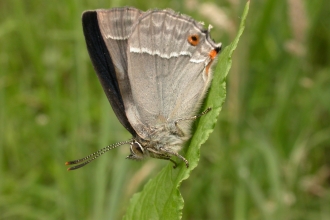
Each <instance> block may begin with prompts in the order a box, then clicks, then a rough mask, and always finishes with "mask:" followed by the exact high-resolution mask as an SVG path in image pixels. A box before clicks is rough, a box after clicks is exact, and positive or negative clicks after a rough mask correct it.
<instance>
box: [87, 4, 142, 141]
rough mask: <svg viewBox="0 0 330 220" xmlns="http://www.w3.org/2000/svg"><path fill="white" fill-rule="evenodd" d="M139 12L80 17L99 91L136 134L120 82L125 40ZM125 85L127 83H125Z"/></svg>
mask: <svg viewBox="0 0 330 220" xmlns="http://www.w3.org/2000/svg"><path fill="white" fill-rule="evenodd" d="M140 14H141V11H140V10H138V9H135V8H116V9H112V10H102V9H101V10H96V11H86V12H84V13H83V16H82V23H83V30H84V35H85V39H86V44H87V48H88V52H89V55H90V58H91V60H92V63H93V65H94V69H95V71H96V73H97V76H98V78H99V80H100V82H101V85H102V87H103V90H104V92H105V94H106V96H107V98H108V100H109V102H110V104H111V106H112V109H113V110H114V112H115V114H116V116H117V118H118V119H119V121H120V122H121V124H122V125H123V126H124V127H125V128H126V129H127V130H128V131H129V132H130V133H131V134H133V135H134V134H136V133H135V130H134V129H133V128H132V126H131V124H130V122H129V121H128V119H127V117H126V114H125V111H124V109H125V108H124V102H123V97H122V95H121V94H122V93H121V92H120V86H119V85H120V84H124V85H126V83H125V82H126V81H127V82H128V79H127V57H126V50H127V39H128V36H129V34H130V32H131V28H132V26H133V23H134V22H135V21H136V20H137V17H138V16H139V15H140ZM127 84H128V83H127Z"/></svg>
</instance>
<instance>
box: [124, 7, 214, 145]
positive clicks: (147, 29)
mask: <svg viewBox="0 0 330 220" xmlns="http://www.w3.org/2000/svg"><path fill="white" fill-rule="evenodd" d="M192 36H193V37H194V38H193V39H195V40H196V41H195V42H191V41H190V40H191V38H192ZM219 50H220V44H219V45H217V44H215V43H214V42H213V40H211V39H210V36H209V31H208V30H204V29H203V26H202V25H201V24H200V23H197V22H196V21H194V20H193V19H191V18H190V17H188V16H185V15H179V14H176V13H175V12H173V11H172V10H169V9H168V10H162V11H158V10H153V11H149V12H146V13H144V14H142V15H141V16H140V17H139V19H138V22H137V24H136V25H135V26H134V27H133V29H132V33H131V35H130V37H129V39H128V51H127V62H128V79H129V82H130V87H131V89H130V93H127V94H126V96H125V98H124V99H123V100H124V105H125V109H126V115H127V117H128V120H129V122H130V124H131V125H132V127H133V128H134V129H135V131H136V132H137V133H138V134H139V136H141V137H142V138H145V139H148V138H149V135H150V130H152V128H155V127H157V126H158V125H164V124H166V123H171V124H173V125H174V121H176V120H177V119H180V118H188V117H190V116H193V115H195V114H196V110H198V107H199V106H200V104H201V102H202V99H203V97H204V95H205V93H206V90H207V89H208V86H209V83H210V81H211V73H210V71H209V65H210V64H211V63H212V61H213V59H214V58H215V56H216V54H217V53H218V52H219ZM122 95H123V96H124V94H123V93H122ZM188 127H189V126H188Z"/></svg>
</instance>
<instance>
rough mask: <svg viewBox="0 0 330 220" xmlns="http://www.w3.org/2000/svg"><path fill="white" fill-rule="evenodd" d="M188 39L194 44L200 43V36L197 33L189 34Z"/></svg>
mask: <svg viewBox="0 0 330 220" xmlns="http://www.w3.org/2000/svg"><path fill="white" fill-rule="evenodd" d="M187 40H188V42H189V43H190V44H191V45H192V46H197V45H198V44H199V36H198V35H197V34H192V35H189V36H188V39H187Z"/></svg>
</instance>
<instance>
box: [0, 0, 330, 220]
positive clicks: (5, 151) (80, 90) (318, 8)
mask: <svg viewBox="0 0 330 220" xmlns="http://www.w3.org/2000/svg"><path fill="white" fill-rule="evenodd" d="M126 5H131V6H135V7H138V8H140V9H142V10H147V9H148V8H166V7H170V8H173V9H174V10H176V11H180V12H182V13H185V14H189V15H191V16H193V17H194V18H195V19H196V20H202V21H205V23H206V24H209V23H212V24H213V26H214V28H213V29H212V37H213V38H214V39H215V41H216V42H222V43H223V45H224V46H226V45H228V44H229V43H230V42H231V40H232V39H233V37H234V36H235V34H236V32H237V29H238V25H239V22H240V16H241V14H242V10H243V7H244V5H245V1H239V0H227V1H226V0H218V1H198V0H186V1H175V0H172V1H165V0H162V1H151V0H150V1H142V0H136V1H129V0H127V1H124V0H122V1H120V0H115V1H108V0H66V1H55V0H52V1H41V0H31V1H24V0H10V1H9V0H7V1H6V0H3V1H0V219H120V218H121V217H122V215H123V214H124V213H125V209H126V207H127V204H128V202H129V199H130V197H131V196H132V195H133V194H134V193H135V192H137V191H139V190H141V189H142V187H143V185H144V184H145V183H146V181H147V180H148V179H150V178H152V177H153V176H154V175H155V174H156V173H157V172H158V171H159V170H160V169H162V167H163V166H165V164H166V163H167V162H166V161H165V162H164V161H160V160H153V159H150V160H146V161H144V162H135V161H129V160H125V156H127V155H128V154H129V149H128V147H127V146H123V147H121V148H118V149H116V150H113V151H111V152H109V153H107V154H106V155H104V156H102V157H101V158H99V159H98V160H96V161H95V162H93V163H91V164H90V165H88V166H86V167H84V168H83V169H80V170H77V171H72V172H67V171H66V167H65V166H64V162H65V161H67V160H72V159H78V158H81V157H83V156H86V155H88V154H90V153H92V152H94V151H96V150H98V149H100V148H102V147H104V146H107V145H108V144H112V143H115V142H118V141H123V140H127V139H128V138H130V134H129V133H128V132H127V131H126V130H125V129H124V128H123V127H122V126H121V125H120V123H119V122H118V120H117V119H116V117H115V116H114V114H113V112H112V110H111V107H110V104H109V103H108V101H107V99H106V96H105V95H104V94H103V91H102V88H101V86H100V84H99V82H98V79H97V77H96V75H95V73H94V70H93V67H92V65H91V62H90V60H89V57H88V54H87V49H86V46H85V42H84V37H83V33H82V27H81V14H82V12H83V11H84V10H88V9H97V8H111V7H116V6H126ZM329 15H330V1H328V0H314V1H309V0H305V1H303V0H252V2H251V5H250V12H249V15H248V19H247V24H246V29H245V32H244V34H243V36H242V37H241V40H240V43H239V45H238V48H237V50H236V52H235V53H234V57H233V67H232V69H231V71H230V73H229V76H228V80H227V81H228V84H227V91H228V93H227V100H226V102H225V104H224V107H223V110H222V112H221V114H220V117H219V120H218V123H217V125H216V127H215V130H214V132H213V134H212V135H211V137H210V139H209V140H208V142H207V143H206V144H204V145H203V146H202V148H201V160H200V164H199V166H198V167H197V168H196V169H195V170H194V171H193V173H192V175H191V176H190V178H189V179H188V180H186V181H184V182H183V184H182V186H181V191H182V194H183V197H184V199H185V207H184V209H183V219H235V220H240V219H251V220H252V219H253V220H254V219H256V220H257V219H274V220H275V219H285V220H289V219H302V220H303V219H322V220H327V219H330V189H329V185H330V126H329V124H330V123H329V122H330V16H329Z"/></svg>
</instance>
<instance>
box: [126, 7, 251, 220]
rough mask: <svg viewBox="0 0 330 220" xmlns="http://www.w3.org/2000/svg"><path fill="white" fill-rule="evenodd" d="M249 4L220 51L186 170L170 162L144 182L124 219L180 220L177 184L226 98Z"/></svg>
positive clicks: (194, 161) (197, 154)
mask: <svg viewBox="0 0 330 220" xmlns="http://www.w3.org/2000/svg"><path fill="white" fill-rule="evenodd" d="M249 3H250V2H249V1H248V2H247V4H246V6H245V9H244V12H243V16H242V20H241V24H240V28H239V30H238V34H237V36H236V38H235V39H234V41H233V42H232V43H231V44H230V45H229V46H227V47H226V48H225V49H224V50H223V52H222V53H221V55H220V57H219V61H218V64H217V67H216V69H215V72H214V77H213V80H212V85H211V87H210V90H209V93H208V96H207V98H206V100H205V104H204V109H205V108H207V107H211V108H212V110H211V111H210V112H209V113H207V114H206V115H204V116H203V117H201V118H200V120H199V122H198V126H197V128H196V131H195V133H194V135H193V137H192V138H191V142H190V145H189V148H188V150H187V152H186V155H185V157H186V158H187V159H188V161H189V163H190V166H189V168H188V169H187V168H186V166H185V165H184V163H180V164H179V167H178V168H176V169H173V168H172V164H171V163H169V164H168V165H167V166H166V167H165V168H164V169H163V170H162V171H160V173H159V174H158V175H157V176H156V177H155V178H153V179H151V180H150V181H149V182H148V183H147V184H146V185H145V187H144V189H143V191H142V192H140V193H137V194H135V195H134V196H133V198H132V199H131V201H130V204H129V207H128V208H127V212H126V215H125V216H124V219H166V220H167V219H181V217H182V209H183V205H184V202H183V198H182V196H181V194H180V191H179V187H180V184H181V182H182V181H183V180H185V179H187V178H188V177H189V175H190V172H191V171H192V170H193V169H194V168H195V167H196V166H197V164H198V161H199V157H200V146H201V145H202V144H203V143H205V141H206V140H207V138H208V137H209V135H210V133H211V132H212V131H213V128H214V125H215V123H216V121H217V117H218V115H219V113H220V110H221V108H222V105H223V103H224V101H225V98H226V82H225V80H226V76H227V74H228V72H229V70H230V67H231V64H232V59H231V57H232V54H233V52H234V50H235V48H236V46H237V44H238V41H239V38H240V36H241V35H242V33H243V30H244V27H245V26H244V23H245V19H246V16H247V13H248V10H249Z"/></svg>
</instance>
